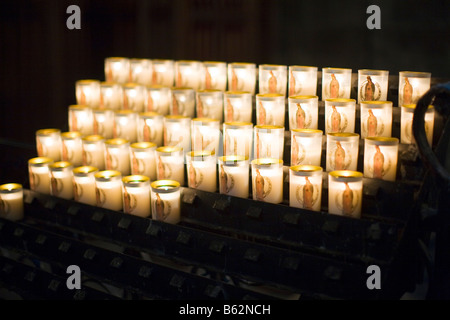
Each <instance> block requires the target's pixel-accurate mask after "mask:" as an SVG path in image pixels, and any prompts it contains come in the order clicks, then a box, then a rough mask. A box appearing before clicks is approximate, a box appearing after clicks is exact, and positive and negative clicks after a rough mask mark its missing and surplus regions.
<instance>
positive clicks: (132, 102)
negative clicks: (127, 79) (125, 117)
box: [122, 83, 147, 112]
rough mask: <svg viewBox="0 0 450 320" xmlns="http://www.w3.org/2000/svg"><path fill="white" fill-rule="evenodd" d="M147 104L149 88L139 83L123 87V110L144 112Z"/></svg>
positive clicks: (127, 84)
mask: <svg viewBox="0 0 450 320" xmlns="http://www.w3.org/2000/svg"><path fill="white" fill-rule="evenodd" d="M146 103H147V88H146V87H145V86H143V85H141V84H137V83H126V84H124V85H123V105H122V110H132V111H134V112H144V109H145V105H146Z"/></svg>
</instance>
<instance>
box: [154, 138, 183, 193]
mask: <svg viewBox="0 0 450 320" xmlns="http://www.w3.org/2000/svg"><path fill="white" fill-rule="evenodd" d="M156 179H157V180H167V179H169V180H175V181H178V182H179V183H180V184H181V185H184V153H183V148H180V147H167V146H165V147H159V148H157V149H156Z"/></svg>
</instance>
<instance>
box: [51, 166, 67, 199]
mask: <svg viewBox="0 0 450 320" xmlns="http://www.w3.org/2000/svg"><path fill="white" fill-rule="evenodd" d="M48 169H49V175H50V194H51V195H52V196H55V197H58V198H63V199H67V200H71V199H73V173H72V170H73V165H72V164H71V163H70V162H68V161H57V162H54V163H52V164H50V165H49V166H48Z"/></svg>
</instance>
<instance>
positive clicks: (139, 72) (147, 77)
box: [128, 58, 152, 86]
mask: <svg viewBox="0 0 450 320" xmlns="http://www.w3.org/2000/svg"><path fill="white" fill-rule="evenodd" d="M128 81H129V82H134V83H139V84H141V85H144V86H148V85H151V84H152V60H150V59H136V58H134V59H130V78H129V80H128Z"/></svg>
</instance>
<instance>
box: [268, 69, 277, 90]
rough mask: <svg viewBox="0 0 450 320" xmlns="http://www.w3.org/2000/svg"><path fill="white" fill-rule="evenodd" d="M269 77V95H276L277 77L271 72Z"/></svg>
mask: <svg viewBox="0 0 450 320" xmlns="http://www.w3.org/2000/svg"><path fill="white" fill-rule="evenodd" d="M269 73H270V77H269V80H268V87H269V93H277V77H276V76H275V75H274V74H273V71H272V70H270V71H269Z"/></svg>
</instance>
